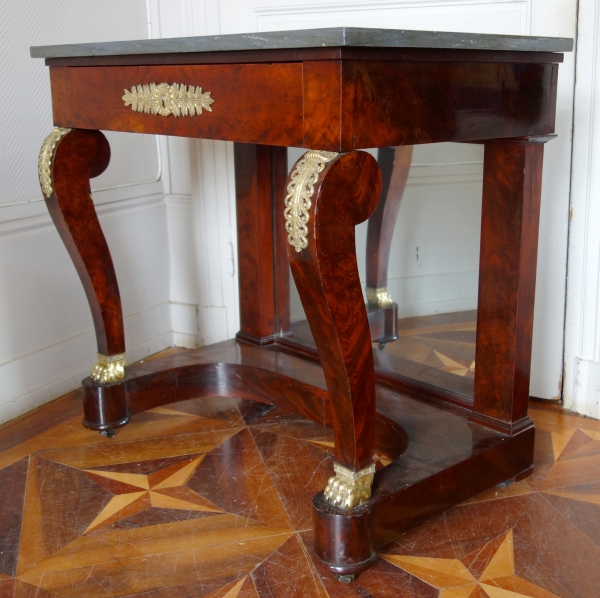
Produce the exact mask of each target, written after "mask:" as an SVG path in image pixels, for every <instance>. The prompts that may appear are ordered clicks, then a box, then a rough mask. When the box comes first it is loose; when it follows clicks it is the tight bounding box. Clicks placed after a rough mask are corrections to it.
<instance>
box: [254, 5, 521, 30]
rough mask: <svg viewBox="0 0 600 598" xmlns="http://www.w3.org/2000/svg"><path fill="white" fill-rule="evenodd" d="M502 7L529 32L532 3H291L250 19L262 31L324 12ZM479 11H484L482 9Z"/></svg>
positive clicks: (266, 9)
mask: <svg viewBox="0 0 600 598" xmlns="http://www.w3.org/2000/svg"><path fill="white" fill-rule="evenodd" d="M502 5H506V6H507V7H508V6H512V7H518V8H519V9H520V10H521V11H522V13H523V16H524V17H525V21H526V24H525V31H521V33H525V32H530V31H531V23H532V15H533V9H532V6H533V0H378V1H375V2H368V3H366V2H365V1H364V0H354V1H350V2H349V1H347V0H341V1H336V0H329V2H321V3H310V4H307V3H294V4H286V5H283V6H282V5H278V6H260V7H253V8H251V9H250V19H251V22H252V24H253V26H254V30H255V31H256V32H259V31H263V29H262V28H261V21H262V22H263V23H264V24H267V25H268V23H269V20H270V17H277V16H282V17H288V18H289V17H292V16H293V15H306V14H309V15H317V14H327V13H334V12H335V13H338V12H345V13H347V15H350V14H352V13H359V12H360V13H376V12H377V11H390V10H394V9H397V10H399V11H407V10H411V9H417V10H419V9H422V10H425V11H429V10H431V9H435V8H442V7H463V6H464V7H470V8H471V9H474V8H475V7H477V6H481V7H490V6H491V7H493V6H498V7H501V6H502ZM481 12H486V11H485V10H482V11H481Z"/></svg>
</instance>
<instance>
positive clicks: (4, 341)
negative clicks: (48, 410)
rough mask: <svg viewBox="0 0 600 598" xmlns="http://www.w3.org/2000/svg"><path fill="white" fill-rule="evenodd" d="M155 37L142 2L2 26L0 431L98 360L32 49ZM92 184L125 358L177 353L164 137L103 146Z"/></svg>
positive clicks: (51, 7)
mask: <svg viewBox="0 0 600 598" xmlns="http://www.w3.org/2000/svg"><path fill="white" fill-rule="evenodd" d="M147 36H148V12H147V6H146V1H145V0H103V1H102V2H95V1H93V0H53V1H50V0H7V1H5V2H3V3H2V19H0V44H1V49H2V52H1V53H0V77H1V80H2V95H3V98H4V99H3V109H2V119H0V141H1V143H0V423H1V422H4V421H7V420H9V419H12V418H14V417H16V416H18V415H21V414H22V413H25V412H26V411H29V410H30V409H32V408H33V407H35V406H37V405H39V404H42V403H44V402H47V401H49V400H52V399H54V398H56V397H58V396H60V395H61V394H64V393H66V392H69V391H71V390H73V389H75V388H77V387H78V386H80V384H81V379H82V378H83V377H84V376H86V375H89V372H90V370H91V366H92V364H93V363H94V362H95V360H96V355H95V350H96V342H95V335H94V332H93V327H92V318H91V314H90V311H89V308H88V305H87V301H86V298H85V295H84V292H83V288H82V286H81V283H80V282H79V278H78V276H77V274H76V272H75V268H74V267H73V265H72V263H71V260H70V258H69V256H68V255H67V252H66V250H65V249H64V246H63V244H62V242H61V240H60V239H59V236H58V233H57V232H56V230H55V228H54V225H53V224H52V222H51V220H50V217H49V215H48V212H47V209H46V206H45V203H44V201H43V199H42V193H41V190H40V187H39V182H38V178H37V155H38V151H39V147H40V145H41V143H42V141H43V140H44V138H45V136H46V135H47V134H48V133H49V132H50V130H51V128H52V113H51V105H50V85H49V77H48V68H47V67H46V66H45V65H44V61H43V60H39V59H36V60H34V59H31V58H30V57H29V46H30V45H44V44H60V43H76V42H86V41H108V40H125V39H133V38H138V39H139V38H144V37H147ZM107 137H108V139H109V141H110V143H111V150H112V160H111V164H110V166H109V167H108V169H107V171H106V172H105V173H104V174H103V175H102V176H100V177H99V178H98V179H95V180H94V181H92V183H93V189H95V191H94V202H95V204H96V206H97V210H98V213H99V215H100V222H101V224H102V227H103V230H104V233H105V235H106V237H107V240H108V244H109V246H110V248H111V253H112V256H113V261H114V262H115V267H116V271H117V277H118V280H119V285H120V289H121V297H122V300H123V308H124V314H125V333H126V342H127V353H128V357H129V359H130V360H133V361H135V360H137V359H141V358H143V357H144V356H145V355H148V354H151V353H155V352H157V351H159V350H161V349H164V348H165V347H168V346H170V345H171V343H172V328H171V321H170V309H169V259H168V251H169V249H168V241H167V226H166V217H165V215H166V208H165V203H164V191H163V184H162V182H161V181H160V180H159V178H160V168H159V155H158V151H157V144H156V138H155V137H153V136H145V135H128V134H123V133H111V134H108V135H107Z"/></svg>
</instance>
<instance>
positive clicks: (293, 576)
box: [0, 393, 600, 598]
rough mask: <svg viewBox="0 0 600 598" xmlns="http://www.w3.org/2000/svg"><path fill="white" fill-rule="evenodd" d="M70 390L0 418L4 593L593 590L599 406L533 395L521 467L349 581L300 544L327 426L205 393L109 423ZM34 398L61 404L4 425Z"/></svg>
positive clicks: (451, 595) (143, 595) (0, 590)
mask: <svg viewBox="0 0 600 598" xmlns="http://www.w3.org/2000/svg"><path fill="white" fill-rule="evenodd" d="M77 401H78V396H77V394H76V393H75V394H74V395H73V396H69V397H65V398H63V399H60V400H59V402H57V403H59V405H58V406H59V407H60V406H62V410H59V409H57V405H51V406H47V407H42V408H41V409H40V410H39V412H38V414H32V415H29V416H26V417H25V418H23V420H22V422H13V423H9V424H7V425H5V426H2V427H0V451H1V452H0V598H8V597H11V598H13V597H14V598H30V597H31V598H33V597H38V598H39V597H42V598H55V597H78V598H79V597H87V596H94V597H112V596H122V597H136V598H167V597H169V598H179V597H192V596H194V597H195V596H201V597H210V598H259V597H274V598H280V597H281V598H286V597H292V596H302V597H309V598H312V597H313V596H314V597H319V598H320V597H327V596H329V597H331V598H347V597H352V596H353V597H367V596H368V597H371V596H372V597H376V598H388V597H390V598H391V597H398V596H400V597H404V596H406V597H432V598H438V597H441V598H485V597H490V598H509V597H515V596H530V597H534V598H548V597H553V596H558V597H561V598H563V597H564V598H579V597H580V598H591V597H594V596H598V595H600V592H599V590H598V588H599V587H600V571H598V568H597V567H594V566H590V563H598V562H600V467H599V465H600V422H597V421H594V420H589V419H585V418H581V417H578V416H575V415H573V414H569V413H567V412H563V411H561V410H560V409H558V408H552V407H547V406H544V405H541V404H539V403H535V404H534V405H533V406H532V409H531V415H532V417H533V418H534V421H535V423H536V427H537V432H536V433H537V438H536V454H535V469H534V473H533V475H532V476H530V477H529V478H526V479H525V480H523V481H522V482H519V483H517V484H513V485H511V486H508V487H506V488H496V489H494V490H492V491H488V492H487V493H484V494H482V495H480V496H477V497H475V498H474V499H472V500H470V501H468V502H467V503H465V504H463V505H460V506H458V507H456V508H453V509H451V510H450V511H448V512H446V513H445V514H444V515H442V516H439V517H437V518H435V519H432V520H431V521H429V522H428V523H426V524H424V525H422V526H420V527H418V528H416V529H414V530H412V531H410V532H408V533H406V534H405V535H404V536H402V537H401V538H399V539H398V540H397V541H395V542H393V543H391V544H390V545H388V546H387V547H385V548H384V549H383V550H381V552H380V558H379V559H378V561H377V563H376V564H375V565H374V566H373V567H372V568H370V569H369V570H368V571H366V572H364V573H362V574H361V575H360V576H359V577H358V578H357V580H356V582H355V583H354V584H350V585H346V584H342V583H340V582H338V581H336V580H335V579H333V578H332V576H331V575H330V573H329V571H328V570H327V568H326V567H325V566H324V565H322V564H321V563H319V562H318V561H316V560H315V559H314V558H312V556H311V554H312V537H311V511H310V505H311V498H312V496H313V494H314V493H315V492H317V491H318V490H320V489H322V488H323V487H324V486H325V484H326V482H327V479H328V477H329V475H330V471H331V468H332V459H333V457H332V449H333V442H332V441H333V438H332V435H331V432H330V431H329V430H328V429H326V428H322V427H320V426H318V425H316V424H312V423H310V422H307V421H306V420H304V419H302V418H301V417H299V416H296V415H294V414H292V413H287V412H285V411H283V410H282V409H280V408H277V409H273V408H272V407H270V406H267V405H262V404H259V403H254V402H251V401H243V400H241V399H240V400H238V399H207V400H203V401H200V400H191V401H187V402H181V403H175V404H172V405H169V406H167V407H161V408H157V409H153V410H151V411H149V412H146V413H144V414H140V415H137V416H134V418H133V420H132V422H131V423H130V424H129V425H128V426H126V427H125V428H123V429H121V430H119V431H118V433H117V434H116V436H115V438H113V439H107V438H104V437H101V436H100V435H98V434H95V433H92V432H90V431H88V430H85V429H83V428H82V427H81V423H80V419H81V416H80V415H79V414H77V415H73V413H74V412H75V413H76V412H77V411H76V409H75V410H73V409H72V408H71V406H72V405H77ZM44 410H48V413H50V412H53V413H58V412H59V411H60V412H61V413H63V415H62V416H58V415H57V416H56V417H54V416H53V417H46V418H45V419H46V420H47V424H46V426H45V428H44V426H39V425H38V426H34V425H33V424H32V426H31V431H30V432H29V433H28V432H27V431H24V432H23V431H21V432H17V431H16V430H17V428H18V429H19V430H27V429H28V426H27V421H33V419H32V418H37V419H39V417H40V414H42V415H41V417H44V415H43V414H44V413H45V412H44ZM413 417H417V416H416V415H413ZM423 417H427V418H428V420H427V421H431V422H433V420H432V419H431V415H430V414H426V415H424V416H423ZM27 418H29V420H28V419H27ZM37 419H36V421H37ZM432 425H433V423H432ZM384 465H385V459H382V460H380V462H379V463H378V467H382V466H384Z"/></svg>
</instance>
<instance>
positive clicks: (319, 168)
mask: <svg viewBox="0 0 600 598" xmlns="http://www.w3.org/2000/svg"><path fill="white" fill-rule="evenodd" d="M338 155H339V154H338V153H337V152H321V151H316V150H310V151H308V152H306V153H305V154H304V156H302V158H301V159H300V160H299V161H298V162H297V163H296V168H295V169H294V172H292V176H291V177H290V183H289V185H288V186H287V195H286V197H285V209H284V211H283V216H284V218H285V230H286V231H287V233H288V238H287V240H288V243H289V244H290V245H291V246H292V247H293V248H294V249H295V250H296V251H298V252H300V251H302V250H303V249H306V248H307V247H308V238H307V236H308V221H309V218H310V216H309V210H310V207H311V205H312V201H311V198H312V196H313V193H314V187H315V184H316V183H317V181H318V180H319V175H320V174H321V173H322V172H323V170H325V166H326V165H327V163H328V162H331V161H332V160H333V159H334V158H336V157H337V156H338Z"/></svg>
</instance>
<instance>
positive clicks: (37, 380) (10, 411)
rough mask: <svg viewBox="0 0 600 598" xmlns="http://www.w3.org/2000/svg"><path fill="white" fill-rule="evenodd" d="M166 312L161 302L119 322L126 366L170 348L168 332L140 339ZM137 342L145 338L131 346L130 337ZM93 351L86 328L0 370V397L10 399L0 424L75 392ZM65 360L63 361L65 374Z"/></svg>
mask: <svg viewBox="0 0 600 598" xmlns="http://www.w3.org/2000/svg"><path fill="white" fill-rule="evenodd" d="M168 310H169V304H168V302H164V303H161V304H158V305H154V306H151V307H148V308H146V309H142V310H140V311H138V312H135V313H131V314H127V315H125V316H124V320H125V329H126V338H127V337H129V338H132V339H133V342H132V343H131V344H130V345H129V344H128V346H127V360H128V362H129V363H134V362H136V361H140V360H142V359H144V358H145V357H147V356H149V355H153V354H154V353H158V352H159V351H162V350H163V349H165V348H166V347H169V346H171V345H172V342H173V333H172V331H171V330H166V329H165V330H160V329H158V330H154V331H153V334H152V335H151V336H150V338H147V336H148V335H146V334H145V333H146V332H147V331H148V330H152V328H153V327H154V328H156V323H157V322H165V321H169V319H168V317H165V316H166V315H167V314H166V313H165V312H168ZM140 336H141V337H146V338H144V340H142V341H141V342H137V343H136V342H135V339H136V337H140ZM95 347H96V336H95V333H94V330H93V329H92V328H89V329H87V330H85V331H83V332H81V333H79V334H76V335H74V336H71V337H69V338H64V339H61V340H59V341H57V342H55V343H52V344H51V345H48V346H45V347H41V348H39V349H36V350H35V351H31V352H30V353H28V354H26V355H20V356H19V357H16V358H14V359H11V360H9V361H6V362H4V363H2V364H0V379H2V380H4V381H6V382H5V383H4V385H3V393H4V394H5V395H6V396H9V397H12V398H11V399H10V400H9V401H7V402H6V403H3V404H2V409H1V410H0V424H2V423H4V422H7V421H10V420H11V419H14V418H15V417H19V416H20V415H23V414H24V413H27V412H28V411H31V410H32V409H35V408H36V407H39V406H40V405H43V404H44V403H47V402H48V401H51V400H53V399H55V398H57V397H60V396H62V395H64V394H67V393H68V392H71V391H73V390H75V389H76V388H78V387H80V386H81V380H82V379H83V378H85V377H87V376H89V374H90V372H91V369H92V366H93V364H94V363H95V360H96V354H95ZM65 359H69V363H70V364H72V366H71V368H69V364H65ZM65 371H67V373H66V374H65V373H64V372H65ZM25 373H26V375H25ZM57 374H58V375H57Z"/></svg>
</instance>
